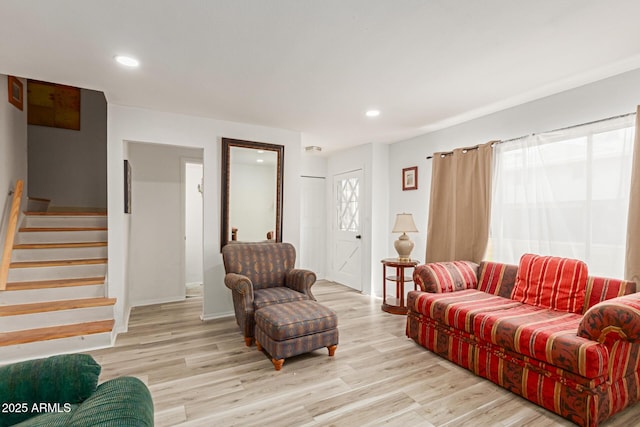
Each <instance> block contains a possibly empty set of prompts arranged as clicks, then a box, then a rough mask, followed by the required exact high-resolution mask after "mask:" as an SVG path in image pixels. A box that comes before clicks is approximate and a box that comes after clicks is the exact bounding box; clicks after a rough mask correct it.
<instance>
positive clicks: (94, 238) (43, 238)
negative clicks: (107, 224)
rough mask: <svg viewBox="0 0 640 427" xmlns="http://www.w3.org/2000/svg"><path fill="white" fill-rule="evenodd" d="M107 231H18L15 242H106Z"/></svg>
mask: <svg viewBox="0 0 640 427" xmlns="http://www.w3.org/2000/svg"><path fill="white" fill-rule="evenodd" d="M106 241H107V231H106V230H102V231H29V232H19V233H18V235H17V236H16V241H15V243H16V244H21V243H84V242H106Z"/></svg>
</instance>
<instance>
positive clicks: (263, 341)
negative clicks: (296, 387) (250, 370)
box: [255, 300, 338, 371]
mask: <svg viewBox="0 0 640 427" xmlns="http://www.w3.org/2000/svg"><path fill="white" fill-rule="evenodd" d="M255 319H256V333H255V339H256V346H257V347H258V350H260V351H262V349H263V348H264V350H266V352H267V353H269V355H270V356H271V361H272V362H273V366H274V367H275V368H276V371H279V370H280V368H282V364H283V363H284V359H286V358H288V357H291V356H297V355H298V354H303V353H308V352H310V351H313V350H317V349H319V348H322V347H327V348H328V349H329V356H333V355H334V353H335V351H336V348H337V346H338V317H337V316H336V314H335V313H334V312H333V310H331V309H329V308H327V307H325V306H323V305H322V304H319V303H317V302H315V301H310V300H309V301H293V302H287V303H283V304H273V305H269V306H266V307H264V308H261V309H259V310H258V311H256V313H255Z"/></svg>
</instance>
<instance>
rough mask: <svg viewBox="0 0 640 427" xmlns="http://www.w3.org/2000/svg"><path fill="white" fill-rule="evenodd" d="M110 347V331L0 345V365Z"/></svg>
mask: <svg viewBox="0 0 640 427" xmlns="http://www.w3.org/2000/svg"><path fill="white" fill-rule="evenodd" d="M107 347H111V332H103V333H100V334H90V335H82V336H77V337H70V338H60V339H57V340H48V341H38V342H32V343H28V344H19V345H12V346H7V347H0V365H2V364H4V363H13V362H19V361H22V360H28V359H35V358H39V357H47V356H53V355H55V354H65V353H79V352H86V351H89V350H95V349H99V348H107Z"/></svg>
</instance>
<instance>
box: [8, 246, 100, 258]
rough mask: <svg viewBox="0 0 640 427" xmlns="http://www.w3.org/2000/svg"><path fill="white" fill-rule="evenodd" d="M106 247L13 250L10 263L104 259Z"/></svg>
mask: <svg viewBox="0 0 640 427" xmlns="http://www.w3.org/2000/svg"><path fill="white" fill-rule="evenodd" d="M107 252H108V251H107V247H106V246H97V247H89V248H53V249H14V250H13V251H12V256H11V261H12V262H20V261H55V260H66V259H93V258H106V257H107Z"/></svg>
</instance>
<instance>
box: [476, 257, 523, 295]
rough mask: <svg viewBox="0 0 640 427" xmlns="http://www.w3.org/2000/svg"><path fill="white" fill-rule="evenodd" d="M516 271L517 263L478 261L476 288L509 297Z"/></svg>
mask: <svg viewBox="0 0 640 427" xmlns="http://www.w3.org/2000/svg"><path fill="white" fill-rule="evenodd" d="M517 273H518V266H517V265H512V264H503V263H500V262H489V261H483V262H481V263H480V274H479V276H480V278H479V279H478V290H479V291H483V292H486V293H488V294H493V295H500V296H501V297H505V298H511V293H512V292H513V286H514V284H515V282H516V275H517Z"/></svg>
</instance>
